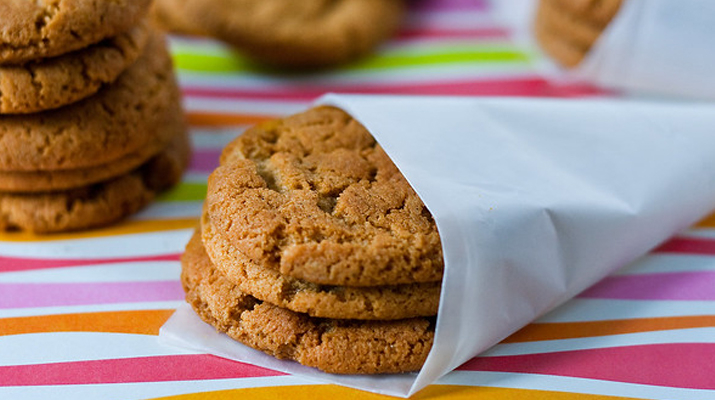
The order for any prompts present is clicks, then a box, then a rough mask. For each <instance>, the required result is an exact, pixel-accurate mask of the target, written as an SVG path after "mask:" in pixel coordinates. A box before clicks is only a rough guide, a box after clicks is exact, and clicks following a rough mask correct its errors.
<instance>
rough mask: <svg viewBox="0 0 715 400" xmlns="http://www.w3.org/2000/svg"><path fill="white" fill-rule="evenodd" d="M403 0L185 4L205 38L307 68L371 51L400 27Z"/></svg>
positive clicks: (268, 60) (214, 0)
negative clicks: (217, 39) (206, 36)
mask: <svg viewBox="0 0 715 400" xmlns="http://www.w3.org/2000/svg"><path fill="white" fill-rule="evenodd" d="M404 8H405V5H404V1H403V0H303V1H292V0H209V1H205V0H186V1H185V10H186V12H187V13H188V15H190V16H192V19H195V20H196V21H197V24H199V25H200V26H201V28H202V29H203V30H205V31H206V32H207V33H208V34H210V35H212V36H215V37H217V38H219V39H221V40H223V41H225V42H227V43H228V44H230V45H232V46H235V47H236V48H237V49H239V50H241V51H243V52H245V53H246V54H247V55H249V56H250V57H252V58H253V59H255V60H258V61H260V62H262V63H267V64H271V65H275V66H279V67H294V68H311V67H323V66H329V65H335V64H340V63H344V62H347V61H350V60H353V59H356V58H358V57H360V56H363V55H365V54H368V53H369V52H371V51H372V50H373V49H374V48H375V47H376V46H377V45H378V44H380V43H381V42H383V41H384V40H386V39H387V38H388V37H390V35H391V34H392V33H393V32H394V31H395V30H396V29H397V28H398V27H399V25H400V22H401V20H402V16H403V14H404Z"/></svg>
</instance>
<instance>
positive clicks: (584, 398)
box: [161, 385, 633, 400]
mask: <svg viewBox="0 0 715 400" xmlns="http://www.w3.org/2000/svg"><path fill="white" fill-rule="evenodd" d="M574 398H578V399H579V400H626V399H628V400H633V398H631V397H616V396H600V395H593V394H580V393H579V394H574V393H567V392H553V391H546V390H527V389H508V388H491V387H480V386H456V385H455V386H452V385H449V386H447V385H432V386H428V387H427V388H425V389H424V390H423V391H421V392H419V393H417V394H416V395H414V396H412V397H411V399H412V400H474V399H479V400H543V399H549V400H573V399H574ZM161 399H165V400H234V399H235V400H243V399H251V400H275V399H291V400H316V399H340V400H394V399H395V398H394V397H390V396H384V395H379V394H373V393H368V392H363V391H360V390H355V389H348V388H344V387H341V386H335V385H305V386H303V385H301V386H277V387H260V388H248V389H234V390H222V391H217V392H206V393H191V394H183V395H178V396H169V397H161Z"/></svg>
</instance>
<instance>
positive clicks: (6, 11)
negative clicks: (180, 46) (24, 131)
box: [0, 0, 151, 65]
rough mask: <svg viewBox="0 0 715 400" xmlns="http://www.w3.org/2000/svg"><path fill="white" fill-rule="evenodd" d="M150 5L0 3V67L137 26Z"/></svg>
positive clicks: (120, 0) (139, 0)
mask: <svg viewBox="0 0 715 400" xmlns="http://www.w3.org/2000/svg"><path fill="white" fill-rule="evenodd" d="M150 3H151V0H112V1H97V0H37V1H29V0H3V1H0V15H2V18H1V19H0V65H5V64H22V63H24V62H27V61H31V60H36V59H39V58H47V57H55V56H58V55H61V54H65V53H69V52H72V51H75V50H79V49H82V48H84V47H87V46H89V45H91V44H93V43H97V42H99V41H101V40H102V39H106V38H110V37H114V36H117V35H119V34H121V33H123V32H126V31H128V30H129V29H130V28H131V27H132V26H135V25H136V24H137V23H139V21H140V20H141V18H142V17H144V16H145V15H146V13H147V11H148V8H149V5H150Z"/></svg>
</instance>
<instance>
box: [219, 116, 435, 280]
mask: <svg viewBox="0 0 715 400" xmlns="http://www.w3.org/2000/svg"><path fill="white" fill-rule="evenodd" d="M206 204H207V212H208V216H209V219H210V221H211V223H212V224H213V226H214V227H215V228H216V229H217V230H220V231H221V232H223V233H224V237H225V238H226V239H227V240H228V241H229V242H230V243H231V245H232V246H234V247H235V248H236V249H237V250H238V251H240V252H241V253H243V254H245V255H246V256H247V257H249V258H250V259H251V260H252V261H253V262H254V263H256V264H259V265H261V266H263V267H265V268H270V269H273V270H277V271H279V272H280V273H281V274H283V275H287V276H291V277H293V278H297V279H301V280H305V281H308V282H313V283H317V284H323V285H339V286H379V285H399V284H405V283H418V282H437V281H440V280H441V278H442V270H443V266H444V262H443V259H442V247H441V242H440V239H439V234H438V232H437V227H436V225H435V223H434V220H433V219H432V216H431V214H430V213H429V211H428V210H427V208H426V207H425V205H424V204H423V203H422V201H421V200H420V199H419V197H417V194H416V193H415V192H414V190H413V189H412V188H411V187H410V185H409V183H407V180H406V179H405V178H404V177H403V176H402V174H401V173H400V172H399V171H398V169H397V167H395V165H394V163H393V162H392V160H390V159H389V157H388V156H387V154H385V152H384V151H383V150H382V148H381V147H380V146H379V145H378V144H377V143H376V142H375V140H374V138H373V137H372V136H371V135H370V134H369V132H368V131H367V130H366V129H365V128H364V127H363V126H362V125H360V123H358V122H357V121H355V120H354V119H352V118H351V117H350V116H349V115H348V114H346V113H345V112H343V111H341V110H339V109H337V108H332V107H318V108H314V109H311V110H308V111H306V112H304V113H301V114H297V115H294V116H291V117H288V118H285V119H282V120H276V121H272V122H269V123H265V124H261V125H258V126H255V127H253V128H251V129H249V130H247V131H246V132H245V133H244V134H243V135H241V136H239V137H238V138H236V139H235V140H234V141H232V142H231V143H230V144H229V145H227V146H226V148H225V149H224V151H223V153H222V155H221V165H220V166H219V167H218V168H217V169H216V170H214V172H213V173H212V174H211V175H210V176H209V182H208V193H207V199H206Z"/></svg>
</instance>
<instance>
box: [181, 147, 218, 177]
mask: <svg viewBox="0 0 715 400" xmlns="http://www.w3.org/2000/svg"><path fill="white" fill-rule="evenodd" d="M219 156H221V150H220V149H195V150H194V152H193V156H192V158H191V164H190V165H189V171H192V172H203V173H210V172H212V171H213V170H214V169H216V167H218V159H219Z"/></svg>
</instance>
